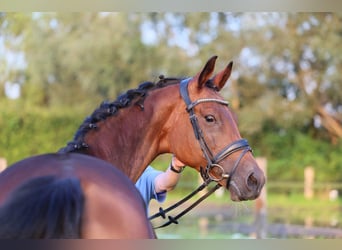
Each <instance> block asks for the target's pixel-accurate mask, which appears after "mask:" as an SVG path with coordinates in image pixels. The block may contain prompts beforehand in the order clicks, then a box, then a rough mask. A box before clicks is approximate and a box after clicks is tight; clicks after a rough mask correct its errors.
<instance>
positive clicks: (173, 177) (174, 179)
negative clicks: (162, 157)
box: [154, 156, 185, 193]
mask: <svg viewBox="0 0 342 250" xmlns="http://www.w3.org/2000/svg"><path fill="white" fill-rule="evenodd" d="M184 167H185V165H184V163H183V162H181V161H180V160H178V159H177V158H176V157H175V156H172V159H171V163H170V166H169V167H168V168H167V170H166V171H165V172H163V173H161V174H159V175H158V176H157V177H156V178H155V180H154V185H155V191H156V193H160V192H164V191H170V190H172V189H174V188H175V186H176V185H177V183H178V181H179V178H180V173H181V172H182V171H183V169H184Z"/></svg>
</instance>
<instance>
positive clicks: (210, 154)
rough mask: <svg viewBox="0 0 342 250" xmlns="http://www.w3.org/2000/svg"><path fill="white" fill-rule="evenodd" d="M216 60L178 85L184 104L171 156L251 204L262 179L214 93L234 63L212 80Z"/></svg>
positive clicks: (172, 133)
mask: <svg viewBox="0 0 342 250" xmlns="http://www.w3.org/2000/svg"><path fill="white" fill-rule="evenodd" d="M216 59H217V56H214V57H212V58H210V59H209V60H208V62H207V63H206V65H205V66H204V67H203V69H202V70H201V71H200V72H198V73H197V74H196V75H195V76H194V77H192V78H188V79H185V80H182V81H181V82H180V95H179V98H182V99H183V104H182V105H179V108H178V111H177V119H175V121H174V124H173V126H172V129H171V131H170V140H171V141H172V143H170V147H171V149H170V151H171V152H172V153H174V154H175V155H176V157H177V158H179V159H180V160H181V161H183V162H184V163H185V164H187V165H188V166H191V167H193V168H195V169H196V170H197V171H199V172H201V174H202V177H203V178H204V180H205V181H212V180H213V181H216V182H218V183H219V184H221V185H222V186H225V187H226V188H227V189H228V190H229V191H230V194H231V199H232V200H233V201H242V200H250V199H255V198H257V197H258V196H259V194H260V191H261V189H262V187H263V185H264V183H265V176H264V174H263V172H262V170H261V169H260V168H259V166H258V165H257V163H256V160H255V158H254V157H253V155H252V150H251V147H250V146H249V144H248V142H247V140H245V139H242V138H241V135H240V132H239V130H238V126H237V124H236V120H235V116H234V114H233V112H232V111H231V110H230V108H229V105H228V102H226V101H225V100H224V99H223V97H222V96H221V95H220V94H219V91H220V90H221V89H222V88H223V87H224V85H225V83H226V82H227V80H228V78H229V76H230V74H231V70H232V65H233V63H232V62H230V63H229V64H228V65H227V66H226V67H225V68H224V69H223V70H222V71H221V72H219V73H217V74H216V75H214V76H213V77H212V74H213V71H214V68H215V62H216ZM189 131H190V132H189ZM192 131H193V132H192Z"/></svg>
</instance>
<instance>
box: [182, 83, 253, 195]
mask: <svg viewBox="0 0 342 250" xmlns="http://www.w3.org/2000/svg"><path fill="white" fill-rule="evenodd" d="M190 79H191V78H188V79H185V80H182V81H181V83H180V94H181V96H182V98H183V100H184V102H185V104H186V110H187V112H188V113H189V117H190V121H191V125H192V128H193V130H194V133H195V137H196V139H197V140H198V142H199V144H200V147H201V150H202V152H203V154H204V157H205V158H206V160H207V166H206V168H205V170H204V169H203V167H202V166H201V175H202V178H203V180H204V182H211V181H216V182H219V181H221V180H223V179H227V188H228V187H229V184H230V180H231V178H232V176H233V174H234V173H235V171H236V169H237V167H238V165H239V163H240V161H241V159H242V157H243V156H244V155H245V154H246V153H247V152H249V151H252V149H251V147H250V146H249V144H248V141H247V140H246V139H240V140H237V141H235V142H233V143H231V144H229V145H228V146H226V147H225V148H224V149H222V150H221V151H220V152H219V153H218V154H217V155H214V154H213V153H212V151H211V150H210V148H209V147H208V144H207V143H206V141H205V139H204V137H203V133H202V130H201V128H200V126H199V123H198V119H197V116H196V114H195V111H194V107H195V106H196V105H198V104H200V103H206V102H216V103H218V104H222V105H225V106H228V102H226V101H224V100H220V99H214V98H204V99H198V100H196V101H194V102H192V101H191V100H190V97H189V91H188V85H189V82H190ZM240 150H243V151H242V153H241V155H240V157H239V158H238V160H237V161H236V162H235V164H234V166H233V168H232V171H231V172H230V173H225V171H224V169H223V167H222V166H221V165H220V164H219V162H221V161H222V160H223V159H225V158H226V157H228V156H230V155H231V154H233V153H235V152H237V151H240ZM213 169H216V172H217V171H219V173H220V176H219V177H215V176H214V175H213V174H211V172H212V170H213Z"/></svg>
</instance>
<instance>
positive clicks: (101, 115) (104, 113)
mask: <svg viewBox="0 0 342 250" xmlns="http://www.w3.org/2000/svg"><path fill="white" fill-rule="evenodd" d="M182 79H184V78H164V76H163V75H161V76H159V81H158V82H157V83H153V82H143V83H141V84H140V85H139V86H138V88H136V89H131V90H128V91H127V92H126V93H123V94H121V95H119V96H118V98H117V99H116V100H115V101H113V102H108V101H104V102H102V103H101V104H100V106H99V107H98V108H97V109H95V111H94V112H93V113H92V114H91V115H90V116H88V117H86V118H85V120H84V121H83V123H82V124H81V125H80V127H79V128H78V130H77V131H76V133H75V135H74V138H73V140H72V141H70V142H68V144H67V146H65V147H63V148H61V149H60V150H59V152H63V153H68V152H74V151H77V150H80V149H85V148H87V147H88V145H87V144H86V143H85V142H84V137H85V135H86V133H87V132H88V131H90V130H92V129H96V128H97V123H98V122H99V121H103V120H105V119H106V118H107V117H110V116H113V115H116V114H117V113H118V111H119V110H120V109H122V108H126V107H129V106H131V105H138V106H139V107H140V108H141V109H142V110H144V100H145V98H146V96H147V95H148V92H149V91H151V90H154V89H158V88H162V87H165V86H168V85H172V84H176V83H179V82H180V81H181V80H182Z"/></svg>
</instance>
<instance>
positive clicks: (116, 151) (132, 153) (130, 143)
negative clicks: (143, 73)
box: [85, 85, 179, 183]
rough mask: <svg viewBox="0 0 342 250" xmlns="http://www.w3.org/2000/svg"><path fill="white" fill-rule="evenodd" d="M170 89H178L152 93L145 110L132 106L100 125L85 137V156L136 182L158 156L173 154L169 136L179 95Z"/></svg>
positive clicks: (163, 89)
mask: <svg viewBox="0 0 342 250" xmlns="http://www.w3.org/2000/svg"><path fill="white" fill-rule="evenodd" d="M171 88H177V89H178V87H177V86H173V85H172V86H167V87H163V88H161V89H156V90H153V91H151V92H150V93H149V95H148V96H147V97H146V99H145V101H144V109H142V108H141V107H139V106H137V105H133V106H130V107H127V108H124V109H122V110H120V111H119V113H118V114H117V115H116V116H112V117H109V118H107V119H106V120H104V121H102V122H100V123H98V129H97V130H96V131H90V132H89V133H88V134H87V135H86V136H85V142H86V143H87V144H88V146H89V148H88V149H87V151H86V153H87V154H89V155H92V156H95V157H98V158H101V159H103V160H105V161H108V162H110V163H111V164H113V165H114V166H116V167H118V168H119V169H121V170H122V171H123V172H124V173H125V174H126V175H127V176H128V177H129V178H130V179H131V180H132V181H133V182H134V183H135V182H136V180H137V179H138V178H139V177H140V175H141V174H142V172H143V171H144V169H145V168H146V167H147V166H148V164H150V163H151V162H152V161H153V160H154V159H155V158H156V157H157V156H158V155H159V154H162V153H168V152H170V151H169V150H170V149H169V143H168V141H167V138H168V137H167V133H168V127H170V122H172V120H173V119H172V118H171V117H172V115H173V113H174V112H172V110H173V109H174V108H176V107H177V105H176V100H177V97H176V96H175V94H174V93H178V91H172V90H171ZM178 96H179V94H178ZM178 100H179V97H178ZM178 106H179V105H178Z"/></svg>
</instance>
